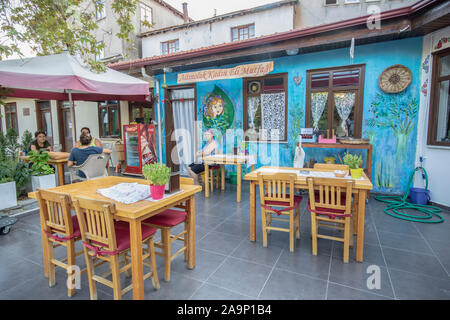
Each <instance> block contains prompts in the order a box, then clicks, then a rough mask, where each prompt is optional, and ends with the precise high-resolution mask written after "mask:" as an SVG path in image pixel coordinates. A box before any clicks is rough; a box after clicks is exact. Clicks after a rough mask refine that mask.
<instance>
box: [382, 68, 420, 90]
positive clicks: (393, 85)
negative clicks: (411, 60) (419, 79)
mask: <svg viewBox="0 0 450 320" xmlns="http://www.w3.org/2000/svg"><path fill="white" fill-rule="evenodd" d="M411 81H412V73H411V70H409V68H408V67H405V66H403V65H401V64H396V65H393V66H390V67H389V68H387V69H386V70H384V71H383V72H382V73H381V75H380V77H379V78H378V85H379V86H380V89H381V90H383V91H384V92H386V93H399V92H402V91H403V90H405V89H406V88H408V86H409V85H410V84H411Z"/></svg>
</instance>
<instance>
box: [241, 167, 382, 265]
mask: <svg viewBox="0 0 450 320" xmlns="http://www.w3.org/2000/svg"><path fill="white" fill-rule="evenodd" d="M262 168H272V169H282V170H292V171H298V170H299V169H294V168H275V167H262ZM303 170H309V171H332V170H323V169H321V170H318V169H312V168H305V169H303ZM363 177H364V179H363V180H355V185H354V186H353V194H354V205H355V206H357V214H356V230H355V232H356V261H359V262H362V261H363V248H364V218H365V213H366V201H365V199H366V194H367V192H368V191H369V190H372V189H373V185H372V183H371V182H370V180H369V178H368V177H367V175H366V174H365V173H364V172H363ZM306 178H307V177H306V176H298V177H297V179H296V180H295V188H297V189H308V185H307V183H306ZM244 179H245V180H248V181H250V241H256V185H257V184H258V178H257V172H256V171H254V172H250V173H248V174H246V175H245V177H244Z"/></svg>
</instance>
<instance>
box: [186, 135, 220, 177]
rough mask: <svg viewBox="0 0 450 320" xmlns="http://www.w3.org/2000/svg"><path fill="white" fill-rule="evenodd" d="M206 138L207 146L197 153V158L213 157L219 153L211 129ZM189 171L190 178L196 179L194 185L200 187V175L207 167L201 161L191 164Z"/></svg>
mask: <svg viewBox="0 0 450 320" xmlns="http://www.w3.org/2000/svg"><path fill="white" fill-rule="evenodd" d="M204 138H205V140H206V144H205V146H204V147H203V149H202V150H201V151H197V153H196V154H195V156H196V158H198V157H206V156H212V155H215V154H216V153H217V152H218V145H217V142H216V140H214V132H213V131H212V130H210V129H208V130H206V131H205V134H204ZM187 171H188V173H189V176H191V178H193V179H194V183H195V184H196V185H200V183H199V181H198V175H199V174H201V173H202V172H203V171H205V165H204V164H203V161H201V163H196V162H194V163H191V164H190V165H189V166H188V168H187Z"/></svg>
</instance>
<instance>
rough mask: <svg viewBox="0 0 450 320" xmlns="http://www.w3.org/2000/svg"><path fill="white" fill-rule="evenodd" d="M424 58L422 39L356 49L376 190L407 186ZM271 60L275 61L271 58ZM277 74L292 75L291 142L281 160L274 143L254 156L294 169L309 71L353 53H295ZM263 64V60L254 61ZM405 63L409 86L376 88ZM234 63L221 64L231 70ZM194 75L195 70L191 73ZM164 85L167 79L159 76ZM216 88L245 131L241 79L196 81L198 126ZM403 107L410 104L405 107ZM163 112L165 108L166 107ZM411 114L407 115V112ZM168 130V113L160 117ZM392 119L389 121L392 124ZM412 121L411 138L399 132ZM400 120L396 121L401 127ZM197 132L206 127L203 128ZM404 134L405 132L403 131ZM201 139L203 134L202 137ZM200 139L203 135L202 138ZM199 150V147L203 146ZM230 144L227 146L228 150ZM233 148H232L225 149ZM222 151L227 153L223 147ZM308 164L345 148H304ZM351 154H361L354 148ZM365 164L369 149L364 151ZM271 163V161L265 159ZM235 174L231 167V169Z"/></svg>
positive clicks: (172, 81) (170, 80) (253, 148)
mask: <svg viewBox="0 0 450 320" xmlns="http://www.w3.org/2000/svg"><path fill="white" fill-rule="evenodd" d="M421 55H422V38H421V37H417V38H409V39H403V40H396V41H390V42H382V43H376V44H370V45H364V46H357V47H356V48H355V58H354V61H353V63H354V64H365V65H366V73H365V85H364V100H363V101H364V103H363V120H362V135H363V138H369V139H370V140H371V142H372V144H373V147H374V152H373V166H372V182H373V184H374V191H377V192H394V193H402V192H404V191H405V189H406V187H407V182H408V181H407V180H408V176H409V172H410V171H411V170H412V169H413V168H414V159H415V152H416V139H417V112H416V111H414V110H413V111H411V110H412V109H414V106H412V107H411V104H412V105H414V100H415V101H417V106H418V101H419V94H420V63H421ZM267 61H271V60H267ZM273 61H274V71H273V72H272V73H281V72H287V73H288V81H289V85H288V128H287V130H288V131H287V133H288V143H284V144H281V145H280V148H279V150H280V151H279V156H276V155H275V154H274V157H272V153H273V152H274V150H276V149H277V148H273V149H272V147H273V146H272V144H267V143H259V144H256V143H253V144H250V146H249V150H250V152H251V153H255V152H258V157H259V160H261V159H262V157H268V158H270V159H272V164H273V165H280V166H292V162H293V157H294V143H295V139H296V137H297V135H298V130H299V127H303V126H304V124H305V119H304V118H305V117H304V114H305V100H306V70H309V69H319V68H328V67H337V66H343V65H349V64H351V61H350V57H349V49H338V50H330V51H324V52H317V53H310V54H303V55H297V56H292V57H283V58H277V59H273ZM256 62H261V61H256ZM395 64H402V65H404V66H406V67H408V68H409V69H410V70H411V72H412V75H413V81H412V83H411V85H410V86H409V87H408V88H407V89H406V90H405V91H404V92H403V93H401V94H397V95H388V94H385V93H384V92H382V91H381V90H380V89H379V87H378V78H379V76H380V74H381V73H382V72H383V70H385V69H386V68H387V67H389V66H392V65H395ZM233 66H235V65H227V66H221V67H220V68H230V67H233ZM190 71H194V70H190ZM296 76H301V77H302V81H301V83H300V84H299V85H298V86H297V85H296V84H295V83H294V80H293V78H294V77H296ZM158 79H159V80H160V82H161V85H162V84H163V82H164V81H163V77H162V76H158ZM166 83H167V85H169V86H171V85H177V74H176V73H171V74H167V75H166ZM215 85H218V86H219V87H220V88H221V89H222V90H223V91H224V92H225V93H226V94H227V95H228V97H229V98H230V99H231V100H232V102H233V105H234V108H235V119H234V122H233V125H232V128H238V129H242V123H243V88H242V79H231V80H220V81H207V82H199V83H197V120H198V121H199V123H201V121H202V117H203V105H202V99H204V97H206V96H207V95H208V94H209V93H210V92H211V91H212V90H213V89H214V86H215ZM160 92H161V98H162V99H164V90H163V89H161V91H160ZM395 99H396V100H397V101H398V103H399V104H398V105H399V106H400V107H399V110H400V111H403V113H402V112H400V114H399V115H397V116H399V120H398V121H397V120H395V121H392V119H395V117H394V116H393V115H392V114H391V112H392V110H388V109H387V108H386V106H387V105H388V104H389V103H392V102H393V101H394V100H395ZM405 106H409V107H408V108H409V109H408V108H406V107H405ZM161 109H162V113H163V112H164V104H162V108H161ZM406 109H408V110H410V111H409V112H407V113H405V110H406ZM162 119H163V120H162V122H163V123H162V124H163V131H164V114H162ZM389 121H391V123H389ZM405 121H408V125H409V124H410V127H411V130H409V132H408V133H407V134H404V133H401V130H399V128H400V127H401V126H402V125H403V124H402V123H400V122H405ZM397 122H398V123H397ZM199 130H202V128H200V127H199ZM405 131H406V130H405ZM199 137H200V135H199ZM200 138H201V137H200ZM199 145H200V146H201V144H199ZM227 147H228V148H230V147H232V146H225V147H224V148H227ZM227 150H230V149H227ZM224 151H226V150H225V149H224ZM305 151H306V161H309V159H310V158H314V159H315V160H318V161H319V162H322V161H323V157H324V156H327V155H334V156H335V155H336V154H337V153H340V155H341V157H342V156H343V153H344V152H345V151H346V150H339V149H331V150H320V149H305ZM165 152H166V150H165V142H164V141H163V158H164V159H165ZM351 152H354V153H357V151H356V150H352V151H351ZM361 154H363V155H364V156H363V159H364V162H365V161H366V159H365V151H362V152H361ZM266 160H267V159H266ZM230 170H232V168H230Z"/></svg>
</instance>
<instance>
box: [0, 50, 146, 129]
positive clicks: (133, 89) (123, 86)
mask: <svg viewBox="0 0 450 320" xmlns="http://www.w3.org/2000/svg"><path fill="white" fill-rule="evenodd" d="M0 87H2V88H6V89H7V90H6V91H7V92H6V96H7V97H15V98H31V99H45V100H60V101H69V102H70V104H71V105H72V108H71V109H72V113H73V103H72V101H73V100H82V101H106V100H125V101H150V91H149V84H148V82H146V81H143V80H140V79H137V78H134V77H131V76H129V75H127V74H124V73H121V72H119V71H115V70H112V69H110V68H107V70H106V72H103V73H95V72H92V71H90V70H89V69H88V68H86V67H84V66H83V65H82V63H81V62H80V61H79V60H78V59H77V58H76V57H74V56H72V55H70V54H69V53H67V52H63V53H61V54H55V55H48V56H39V57H34V58H25V59H16V60H4V61H0ZM72 117H73V114H72ZM72 119H73V118H72ZM72 128H73V129H75V128H74V126H73V127H72ZM73 136H74V137H75V132H74V135H73Z"/></svg>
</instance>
